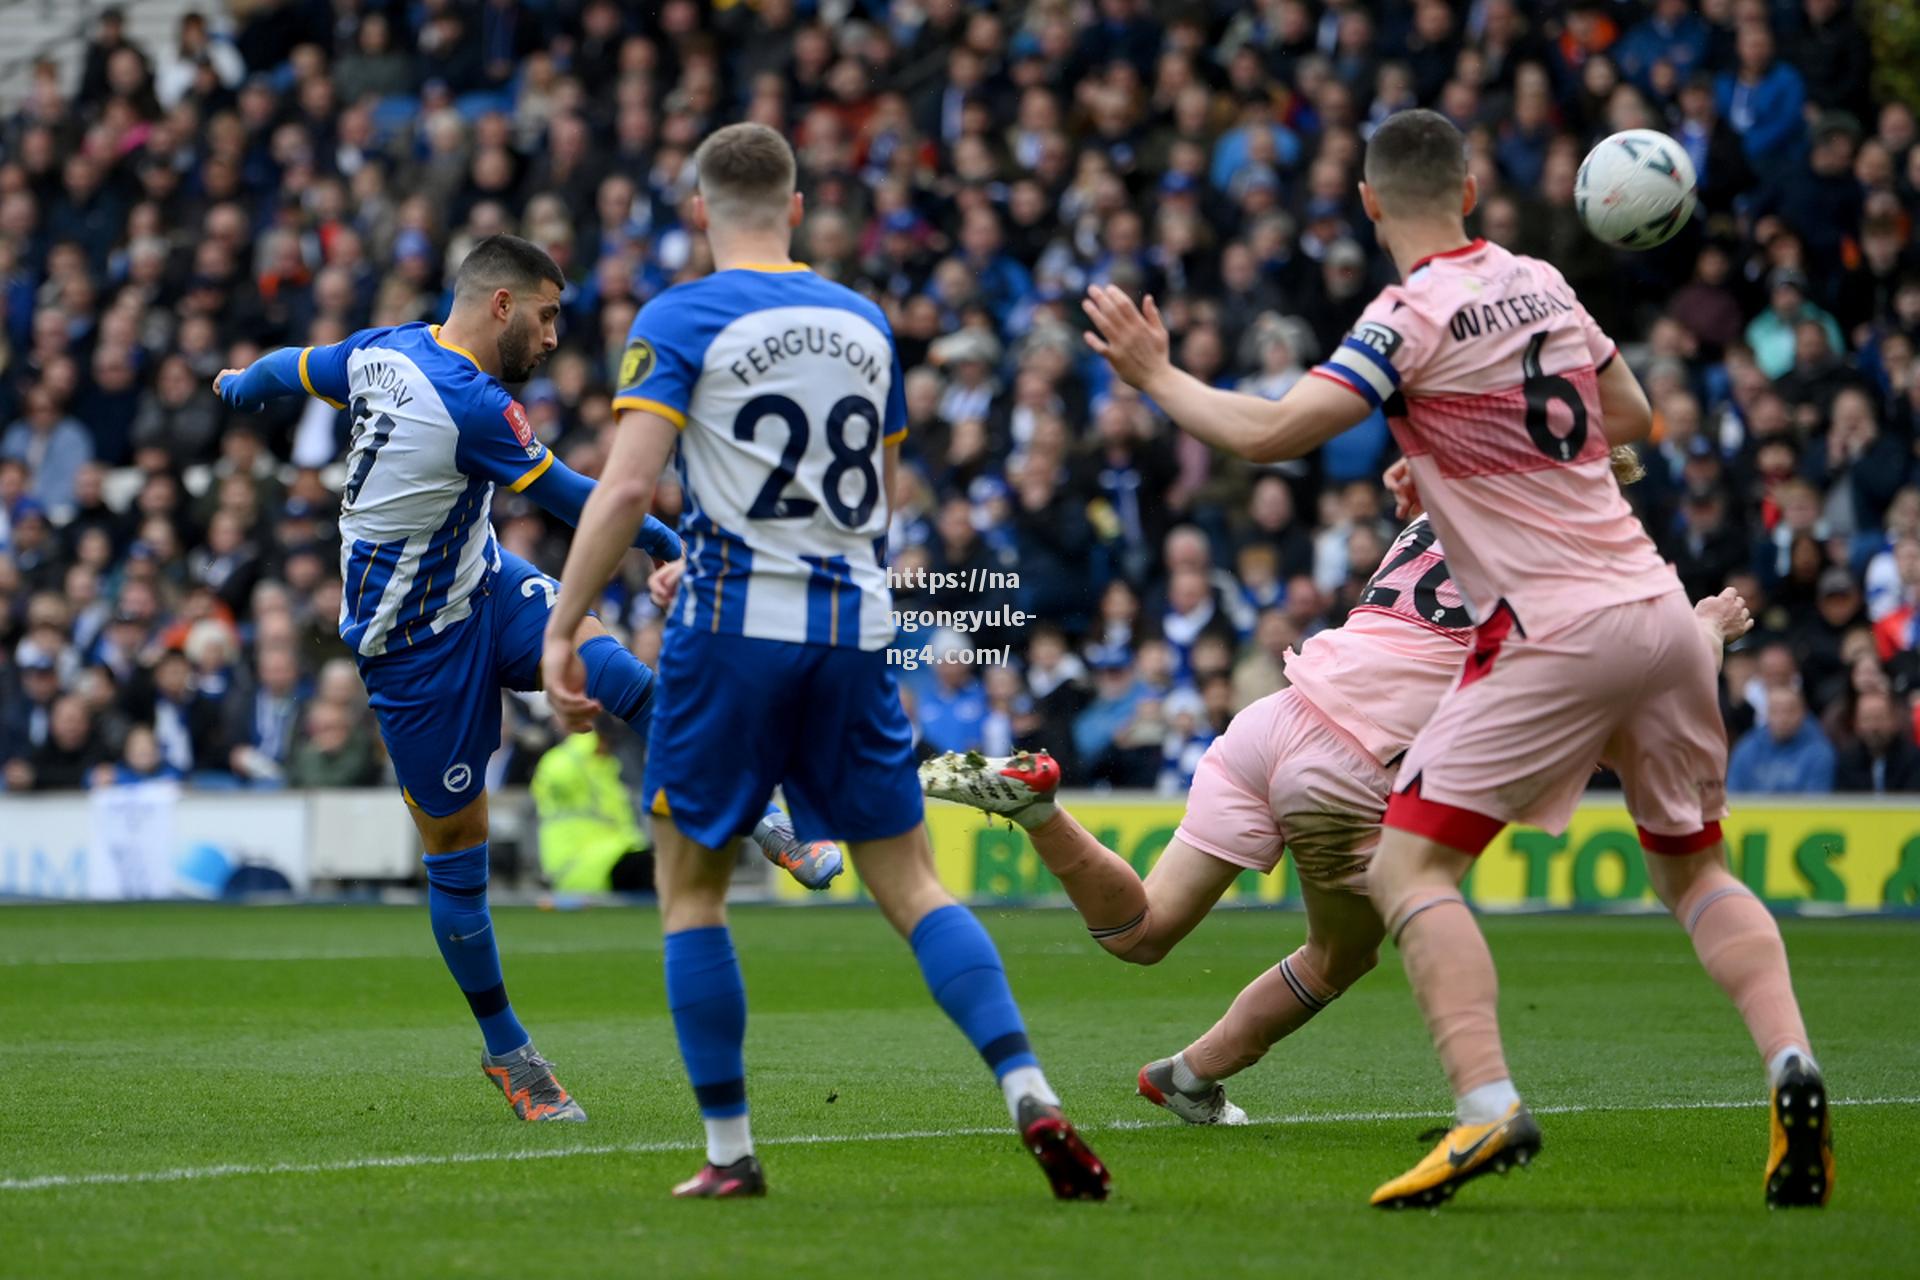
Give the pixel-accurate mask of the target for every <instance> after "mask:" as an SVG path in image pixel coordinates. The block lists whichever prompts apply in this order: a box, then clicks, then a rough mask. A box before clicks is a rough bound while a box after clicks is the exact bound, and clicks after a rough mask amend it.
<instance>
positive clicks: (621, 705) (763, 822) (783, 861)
mask: <svg viewBox="0 0 1920 1280" xmlns="http://www.w3.org/2000/svg"><path fill="white" fill-rule="evenodd" d="M573 643H574V647H575V648H576V649H577V650H578V651H579V654H580V663H581V665H582V666H583V667H585V668H586V673H587V693H588V695H589V696H590V697H592V698H593V699H594V700H595V701H597V702H599V704H600V705H601V706H603V707H605V708H606V709H607V710H608V711H609V712H611V713H612V714H613V715H616V716H618V717H620V718H621V719H622V720H625V721H626V722H627V723H628V724H629V725H631V726H632V727H633V731H634V732H635V733H638V734H641V735H645V733H646V732H647V725H648V723H649V721H651V720H652V718H653V691H654V673H653V672H651V671H649V670H648V669H647V667H646V664H645V663H643V662H641V661H640V659H638V658H636V657H634V656H633V654H632V653H631V652H629V651H628V649H627V648H626V646H625V645H622V644H621V643H620V642H619V641H618V640H616V639H614V638H613V637H612V636H611V635H608V634H607V629H606V627H604V626H602V625H601V623H600V620H599V619H598V618H583V619H581V622H580V626H579V628H578V629H577V630H576V631H575V632H574V633H573ZM535 661H536V662H537V661H538V655H537V654H536V655H535ZM741 834H743V835H751V837H752V839H753V842H754V843H755V844H756V845H758V846H759V847H760V852H761V854H762V855H763V856H765V858H766V859H767V861H768V862H771V863H772V864H773V865H774V866H776V867H779V868H780V869H781V870H782V871H785V872H786V873H787V874H788V875H790V876H792V877H793V878H794V879H795V880H796V881H798V882H799V883H800V885H801V886H802V887H803V888H807V889H825V888H826V887H827V886H828V885H830V884H832V883H833V880H834V877H836V876H838V875H839V874H840V871H841V869H842V866H843V865H844V864H843V859H842V858H841V854H840V846H839V845H837V844H835V843H833V842H832V841H831V840H817V841H813V842H811V843H809V842H807V841H804V840H801V839H799V838H798V837H797V836H795V835H794V833H793V821H792V820H791V819H790V818H788V817H787V815H786V814H785V813H784V812H783V811H782V810H781V809H780V807H779V806H778V805H776V804H773V803H771V802H770V803H768V805H767V809H766V813H765V815H764V816H763V817H762V818H761V819H760V822H759V824H758V825H757V826H755V827H754V828H753V829H752V831H751V832H750V833H749V832H742V833H741Z"/></svg>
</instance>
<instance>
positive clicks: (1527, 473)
mask: <svg viewBox="0 0 1920 1280" xmlns="http://www.w3.org/2000/svg"><path fill="white" fill-rule="evenodd" d="M1615 354H1616V350H1615V348H1614V345H1613V343H1612V342H1610V341H1608V340H1607V336H1606V335H1605V334H1604V333H1602V332H1600V327H1599V326H1598V325H1596V324H1595V323H1594V322H1593V317H1591V316H1589V315H1588V314H1587V312H1586V310H1585V308H1583V307H1582V306H1581V305H1580V303H1579V302H1578V300H1576V299H1575V298H1574V296H1573V290H1572V289H1570V288H1568V286H1567V282H1566V280H1565V279H1564V278H1562V276H1561V275H1560V273H1559V272H1558V271H1556V270H1555V269H1554V268H1553V267H1551V266H1550V265H1548V264H1547V263H1544V262H1541V261H1539V260H1538V259H1535V258H1523V257H1519V256H1517V255H1515V254H1511V253H1508V252H1507V251H1506V250H1505V249H1502V248H1501V247H1500V246H1498V245H1496V244H1490V243H1488V242H1487V241H1484V240H1475V241H1474V242H1473V243H1472V244H1469V245H1465V246H1462V247H1461V248H1459V249H1455V250H1453V251H1452V252H1449V253H1442V254H1436V255H1434V256H1433V257H1431V258H1427V259H1425V260H1423V261H1421V262H1419V263H1417V264H1416V265H1415V266H1414V268H1413V270H1412V271H1410V272H1408V273H1407V277H1406V279H1405V280H1404V281H1403V282H1402V283H1400V284H1397V285H1393V286H1391V287H1389V288H1387V289H1385V290H1383V291H1382V292H1381V294H1380V296H1379V297H1378V298H1376V299H1375V300H1374V302H1373V304H1372V305H1371V306H1369V307H1368V308H1367V309H1366V311H1364V312H1363V313H1362V314H1361V317H1360V321H1359V323H1357V324H1356V325H1354V327H1353V331H1352V332H1351V333H1350V334H1348V335H1347V337H1346V339H1345V340H1344V341H1343V342H1342V343H1341V344H1340V346H1339V348H1338V349H1337V350H1336V351H1335V352H1334V353H1333V355H1332V356H1331V357H1330V358H1329V359H1328V360H1327V362H1326V363H1325V364H1322V365H1320V366H1319V367H1318V368H1316V369H1315V370H1314V371H1313V372H1314V373H1315V374H1316V375H1317V376H1320V377H1324V378H1332V379H1333V380H1334V381H1336V382H1338V383H1340V384H1341V385H1342V386H1344V387H1347V388H1349V389H1351V390H1352V391H1354V392H1355V393H1357V394H1358V395H1359V396H1361V398H1363V399H1364V400H1366V401H1367V403H1368V404H1371V405H1374V406H1376V407H1381V408H1383V409H1384V410H1385V412H1386V415H1387V423H1388V425H1389V426H1390V427H1392V429H1393V434H1394V438H1395V439H1396V440H1398V441H1399V444H1400V449H1401V452H1403V453H1405V454H1406V455H1407V460H1408V462H1409V464H1410V465H1411V466H1412V469H1413V477H1414V482H1415V483H1416V484H1417V485H1418V486H1419V489H1420V499H1421V501H1422V502H1423V503H1424V504H1425V506H1426V508H1427V510H1428V511H1429V512H1430V513H1431V514H1432V517H1433V523H1434V525H1435V526H1436V527H1437V528H1438V529H1439V530H1440V533H1441V535H1442V536H1443V537H1444V538H1445V539H1446V542H1447V546H1448V548H1449V549H1450V554H1449V556H1448V561H1449V563H1450V564H1451V566H1452V571H1453V576H1454V580H1455V581H1456V582H1457V583H1459V586H1460V590H1461V592H1462V593H1463V594H1464V595H1465V597H1466V599H1467V601H1468V607H1469V608H1470V609H1471V610H1472V612H1473V616H1474V618H1475V619H1476V620H1478V621H1485V620H1486V619H1487V618H1488V617H1489V616H1490V615H1491V614H1492V613H1493V611H1494V609H1495V607H1496V606H1497V605H1498V604H1499V602H1500V601H1502V600H1504V601H1505V602H1506V603H1507V604H1508V605H1509V606H1510V607H1511V608H1512V610H1513V614H1514V617H1515V619H1516V620H1517V621H1518V623H1519V624H1520V630H1521V633H1522V634H1523V635H1524V634H1525V633H1526V632H1528V631H1534V632H1536V633H1544V632H1545V631H1547V630H1550V629H1552V627H1553V626H1554V624H1556V623H1558V622H1562V621H1564V620H1566V619H1568V618H1571V617H1574V616H1577V615H1581V614H1586V613H1589V612H1591V611H1592V610H1594V609H1597V608H1604V607H1606V606H1608V605H1614V604H1625V603H1626V602H1628V601H1631V600H1644V599H1647V598H1649V597H1652V596H1658V595H1663V594H1665V593H1666V592H1669V591H1677V590H1679V589H1680V581H1679V579H1678V578H1677V577H1675V576H1674V572H1673V569H1672V567H1671V566H1669V565H1668V564H1667V563H1666V562H1665V561H1664V560H1662V559H1661V558H1660V555H1659V553H1658V552H1657V551H1655V550H1654V546H1653V540H1652V539H1651V538H1649V537H1648V536H1647V533H1646V530H1645V529H1644V528H1642V527H1641V524H1640V521H1639V518H1638V517H1636V516H1635V515H1634V514H1633V509H1632V508H1631V507H1629V506H1628V505H1627V500H1626V499H1625V498H1624V497H1623V496H1621V493H1620V487H1619V485H1617V484H1615V483H1614V481H1613V477H1612V475H1611V473H1610V470H1609V468H1608V463H1607V441H1606V437H1605V435H1604V434H1603V433H1602V431H1601V429H1600V394H1599V385H1598V379H1599V371H1600V370H1601V369H1604V368H1605V367H1606V366H1607V364H1608V363H1609V362H1611V361H1612V360H1613V358H1614V356H1615Z"/></svg>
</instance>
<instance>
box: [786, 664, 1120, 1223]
mask: <svg viewBox="0 0 1920 1280" xmlns="http://www.w3.org/2000/svg"><path fill="white" fill-rule="evenodd" d="M802 698H803V705H804V708H805V714H806V715H807V716H808V718H809V723H810V725H811V729H812V731H811V732H810V733H809V734H808V735H807V740H806V741H805V742H795V743H793V744H792V746H791V750H790V753H789V755H788V757H787V761H786V773H785V777H784V784H785V791H786V796H787V800H788V803H789V804H791V806H792V808H793V816H794V824H795V827H796V828H797V830H798V832H799V834H800V835H801V837H802V838H807V839H811V838H816V837H819V836H824V835H827V834H829V833H832V834H837V835H839V836H841V837H842V838H843V839H845V840H846V842H847V847H848V849H849V850H850V852H851V853H852V856H853V865H854V867H855V869H856V870H857V871H858V872H859V875H860V882H861V884H862V886H863V887H864V888H865V889H866V890H867V892H868V893H870V894H872V895H873V900H874V902H875V903H877V904H878V905H879V907H880V910H881V912H882V913H883V914H885V916H886V918H887V921H888V923H889V924H891V925H892V926H893V927H894V929H895V930H896V931H897V932H898V933H899V934H900V936H901V937H903V938H905V939H906V940H907V942H908V945H910V946H911V947H912V948H913V955H914V959H915V960H917V961H918V962H919V965H920V972H921V974H922V976H923V977H924V978H925V979H926V983H927V989H928V990H929V991H930V992H931V993H932V995H933V998H934V1001H935V1002H936V1003H937V1004H939V1006H940V1008H941V1009H942V1010H943V1011H945V1013H946V1014H947V1016H948V1017H949V1018H951V1019H952V1020H953V1022H954V1024H955V1025H956V1026H958V1027H959V1028H960V1030H961V1031H962V1032H963V1033H964V1034H965V1035H966V1037H967V1040H968V1041H969V1042H970V1043H971V1044H972V1045H973V1047H974V1050H975V1052H977V1053H978V1054H979V1055H980V1057H981V1060H982V1061H984V1062H985V1063H986V1065H987V1067H988V1069H989V1070H991V1071H992V1072H993V1074H994V1077H995V1079H996V1080H998V1081H999V1084H1000V1089H1001V1093H1002V1095H1003V1096H1004V1098H1005V1099H1006V1103H1007V1111H1008V1113H1009V1114H1010V1115H1011V1116H1012V1117H1013V1120H1014V1125H1015V1127H1016V1128H1017V1129H1018V1130H1019V1131H1020V1135H1021V1140H1022V1142H1023V1143H1024V1144H1025V1145H1026V1147H1027V1149H1028V1150H1029V1151H1030V1152H1032V1154H1033V1156H1034V1158H1035V1159H1036V1160H1038V1161H1039V1162H1040V1166H1041V1168H1042V1170H1044V1171H1045V1173H1046V1175H1047V1180H1048V1182H1049V1183H1050V1184H1051V1185H1052V1187H1053V1192H1054V1194H1055V1195H1056V1196H1059V1197H1060V1198H1062V1199H1095V1200H1099V1199H1104V1198H1105V1197H1106V1194H1107V1181H1108V1179H1107V1171H1106V1167H1105V1166H1104V1165H1102V1164H1101V1163H1100V1161H1099V1158H1098V1157H1096V1156H1095V1155H1094V1154H1093V1152H1092V1151H1090V1150H1089V1149H1088V1148H1087V1145H1086V1143H1085V1142H1083V1141H1082V1140H1081V1139H1080V1136H1079V1135H1078V1134H1077V1133H1076V1132H1075V1131H1074V1128H1073V1126H1072V1125H1071V1124H1069V1123H1068V1122H1067V1119H1066V1117H1065V1116H1064V1115H1062V1114H1061V1112H1060V1100H1059V1098H1058V1097H1056V1096H1055V1094H1054V1092H1053V1089H1052V1088H1051V1087H1050V1086H1049V1085H1048V1083H1047V1078H1046V1076H1045V1075H1044V1074H1043V1073H1042V1072H1041V1070H1040V1063H1039V1059H1038V1058H1037V1057H1036V1056H1035V1054H1034V1052H1033V1047H1032V1045H1031V1044H1030V1043H1029V1042H1028V1039H1027V1029H1026V1024H1025V1022H1024V1020H1023V1019H1022V1018H1021V1016H1020V1009H1019V1006H1018V1005H1016V1004H1015V1003H1014V999H1013V992H1012V990H1011V989H1010V988H1009V986H1008V984H1007V974H1006V969H1005V967H1004V966H1003V965H1002V964H1001V962H1000V953H999V951H998V950H997V949H996V948H995V947H994V945H993V939H992V938H990V937H989V936H988V935H987V931H986V930H985V929H984V928H982V927H981V925H980V922H979V921H978V920H976V919H975V918H974V916H973V913H972V912H970V911H968V910H967V909H966V908H965V907H963V906H961V905H959V904H958V903H956V902H955V901H954V900H953V897H952V895H951V894H949V893H948V892H947V891H946V889H945V888H944V887H942V885H941V884H940V879H939V876H938V874H937V873H936V872H935V869H934V862H933V846H932V843H931V841H930V840H929V838H928V836H927V828H926V822H925V812H924V803H923V801H922V799H921V794H920V780H919V778H918V777H917V776H916V774H915V770H914V762H913V731H912V727H911V726H910V725H909V724H908V722H907V717H906V713H905V711H904V710H903V709H902V708H901V706H900V692H899V687H898V686H897V685H896V684H895V682H894V678H893V674H892V672H891V671H890V670H889V668H888V667H887V665H886V655H885V654H884V653H881V652H874V651H863V650H858V649H830V650H825V651H816V655H815V656H814V657H813V658H812V659H811V663H810V667H809V670H808V671H807V673H806V676H805V680H804V693H803V695H802ZM823 743H825V744H831V748H830V749H826V750H823V749H821V744H823Z"/></svg>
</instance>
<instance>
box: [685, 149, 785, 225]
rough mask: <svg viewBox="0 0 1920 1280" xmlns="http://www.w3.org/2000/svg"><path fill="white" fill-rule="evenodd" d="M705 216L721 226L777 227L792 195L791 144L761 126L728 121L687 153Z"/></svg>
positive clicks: (783, 216) (782, 219)
mask: <svg viewBox="0 0 1920 1280" xmlns="http://www.w3.org/2000/svg"><path fill="white" fill-rule="evenodd" d="M693 164H694V169H695V171H696V172H697V173H698V175H699V183H700V197H701V199H703V200H705V201H706V202H707V217H708V219H709V220H711V221H713V222H717V223H719V224H721V225H722V226H738V227H749V228H753V229H756V230H765V229H769V228H772V227H778V226H780V225H782V224H783V223H784V221H785V219H786V216H787V206H788V204H789V203H790V202H791V201H792V199H793V189H794V174H795V167H794V160H793V148H792V147H790V146H788V145H787V140H786V139H785V138H783V137H781V136H780V134H779V133H777V132H775V131H774V130H772V129H770V128H768V127H767V126H766V125H763V124H730V125H728V126H727V127H726V128H724V129H720V130H717V131H716V132H714V133H713V134H711V135H709V136H708V138H707V140H706V141H705V142H702V143H701V144H700V148H699V150H697V151H695V152H694V153H693Z"/></svg>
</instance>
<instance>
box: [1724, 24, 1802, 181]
mask: <svg viewBox="0 0 1920 1280" xmlns="http://www.w3.org/2000/svg"><path fill="white" fill-rule="evenodd" d="M1734 50H1735V56H1736V58H1737V66H1736V68H1735V69H1734V70H1732V71H1723V72H1721V73H1720V78H1719V79H1718V80H1717V81H1715V82H1714V95H1713V96H1714V102H1715V103H1716V104H1717V105H1718V106H1719V108H1720V114H1721V115H1722V116H1724V117H1725V118H1726V121H1727V123H1728V124H1730V125H1732V126H1733V131H1734V132H1735V133H1737V134H1739V135H1740V141H1741V143H1742V144H1743V145H1744V146H1745V147H1746V152H1747V163H1749V164H1751V165H1752V166H1753V168H1754V172H1756V173H1758V174H1760V175H1761V176H1762V177H1764V178H1771V177H1775V176H1777V175H1781V174H1789V173H1798V172H1799V171H1800V168H1801V166H1802V162H1803V161H1804V160H1805V157H1806V146H1807V121H1806V117H1805V115H1804V114H1803V113H1802V109H1803V108H1804V107H1805V105H1806V101H1807V89H1806V85H1805V83H1804V82H1803V81H1802V80H1801V79H1800V73H1799V72H1798V71H1795V70H1794V69H1793V68H1792V67H1790V66H1788V65H1787V64H1786V63H1784V62H1781V61H1779V60H1777V59H1776V58H1775V57H1774V46H1773V32H1772V31H1770V30H1769V29H1768V28H1767V26H1766V24H1765V23H1761V22H1747V23H1743V24H1742V25H1741V27H1740V33H1739V35H1738V37H1737V38H1736V39H1735V42H1734Z"/></svg>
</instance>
